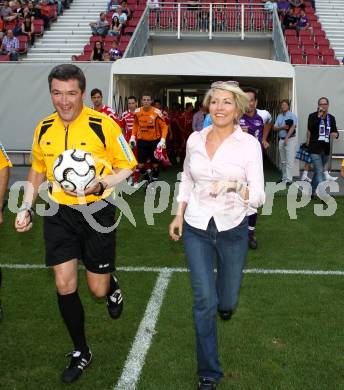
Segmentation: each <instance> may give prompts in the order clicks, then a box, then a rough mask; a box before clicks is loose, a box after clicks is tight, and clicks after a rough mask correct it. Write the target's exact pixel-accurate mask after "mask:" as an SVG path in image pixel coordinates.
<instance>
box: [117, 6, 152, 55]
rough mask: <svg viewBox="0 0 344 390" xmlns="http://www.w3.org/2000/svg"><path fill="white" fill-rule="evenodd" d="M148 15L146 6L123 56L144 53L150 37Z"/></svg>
mask: <svg viewBox="0 0 344 390" xmlns="http://www.w3.org/2000/svg"><path fill="white" fill-rule="evenodd" d="M148 15H149V9H148V7H146V9H145V11H144V12H143V14H142V16H141V18H140V20H139V23H138V24H137V26H136V29H135V31H134V34H133V36H132V37H131V39H130V41H129V44H128V46H127V48H126V50H125V52H124V54H123V57H125V58H130V57H141V56H142V55H143V54H144V51H145V47H146V45H147V42H148V39H149V27H148Z"/></svg>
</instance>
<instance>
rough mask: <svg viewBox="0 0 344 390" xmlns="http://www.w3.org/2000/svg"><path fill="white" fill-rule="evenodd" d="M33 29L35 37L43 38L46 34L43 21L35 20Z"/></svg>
mask: <svg viewBox="0 0 344 390" xmlns="http://www.w3.org/2000/svg"><path fill="white" fill-rule="evenodd" d="M33 27H34V31H35V35H38V36H42V35H43V32H44V22H43V20H42V19H34V21H33Z"/></svg>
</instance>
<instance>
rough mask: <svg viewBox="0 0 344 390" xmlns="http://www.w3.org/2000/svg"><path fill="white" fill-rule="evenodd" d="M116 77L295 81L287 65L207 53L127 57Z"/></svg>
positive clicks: (116, 68) (119, 63) (115, 67)
mask: <svg viewBox="0 0 344 390" xmlns="http://www.w3.org/2000/svg"><path fill="white" fill-rule="evenodd" d="M112 73H113V74H114V75H140V74H141V75H146V76H147V75H171V76H172V75H184V76H198V77H199V76H215V77H223V76H231V77H267V78H293V77H294V75H295V72H294V67H293V66H292V65H290V64H289V63H286V62H280V61H271V60H265V59H261V58H252V57H243V56H236V55H230V54H222V53H214V52H207V51H199V52H187V53H176V54H164V55H155V56H145V57H134V58H123V59H121V60H119V61H116V62H115V63H114V64H113V65H112Z"/></svg>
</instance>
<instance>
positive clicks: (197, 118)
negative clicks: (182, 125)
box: [192, 102, 204, 131]
mask: <svg viewBox="0 0 344 390" xmlns="http://www.w3.org/2000/svg"><path fill="white" fill-rule="evenodd" d="M195 109H196V110H197V112H196V113H195V114H194V116H193V118H192V131H201V130H202V129H203V123H204V107H203V104H202V103H201V102H196V104H195Z"/></svg>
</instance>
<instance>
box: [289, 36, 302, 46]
mask: <svg viewBox="0 0 344 390" xmlns="http://www.w3.org/2000/svg"><path fill="white" fill-rule="evenodd" d="M286 43H287V45H288V46H289V45H298V46H299V45H300V42H299V40H298V38H297V37H291V36H290V37H289V36H287V37H286Z"/></svg>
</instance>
